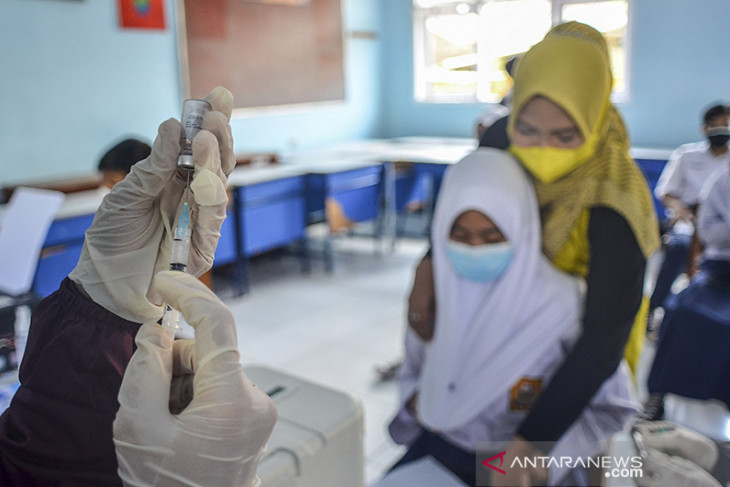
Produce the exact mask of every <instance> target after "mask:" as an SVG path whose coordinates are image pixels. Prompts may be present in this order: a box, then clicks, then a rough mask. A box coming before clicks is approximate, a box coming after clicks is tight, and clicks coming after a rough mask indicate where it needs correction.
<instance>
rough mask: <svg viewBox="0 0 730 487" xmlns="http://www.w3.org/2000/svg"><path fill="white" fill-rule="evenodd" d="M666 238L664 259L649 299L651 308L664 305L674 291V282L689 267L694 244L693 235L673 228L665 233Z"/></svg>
mask: <svg viewBox="0 0 730 487" xmlns="http://www.w3.org/2000/svg"><path fill="white" fill-rule="evenodd" d="M664 240H665V242H664V260H663V261H662V266H661V269H659V275H657V279H656V284H654V292H652V294H651V298H650V300H649V308H650V309H654V308H658V307H659V306H664V301H665V300H666V299H667V297H668V296H669V294H670V293H671V291H672V284H674V281H675V279H677V276H679V275H680V274H681V273H682V271H683V270H684V269H685V268H686V267H687V259H688V258H689V249H690V246H691V245H692V236H691V235H681V234H676V233H674V231H672V230H669V231H668V232H667V233H666V234H665V235H664Z"/></svg>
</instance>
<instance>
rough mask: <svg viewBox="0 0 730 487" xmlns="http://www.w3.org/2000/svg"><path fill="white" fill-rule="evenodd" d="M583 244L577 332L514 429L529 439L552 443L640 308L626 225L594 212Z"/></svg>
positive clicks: (638, 268)
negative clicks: (587, 257) (586, 246)
mask: <svg viewBox="0 0 730 487" xmlns="http://www.w3.org/2000/svg"><path fill="white" fill-rule="evenodd" d="M589 243H590V247H591V261H590V270H589V273H588V275H587V276H586V287H587V291H586V303H585V312H584V315H583V323H582V325H583V329H582V333H581V336H580V338H579V339H578V341H577V342H576V344H575V346H574V347H573V348H572V350H571V351H570V352H569V353H568V355H567V356H566V358H565V360H564V361H563V363H562V364H561V366H560V367H559V369H558V371H557V372H556V373H555V375H554V376H553V378H552V379H551V381H550V383H549V384H548V386H547V387H546V389H545V390H544V391H543V393H542V394H541V396H540V398H539V399H538V401H537V402H536V404H535V406H534V408H533V409H532V411H531V412H530V414H529V415H528V417H527V418H526V419H525V421H524V422H523V423H522V425H521V426H520V428H519V434H520V435H522V436H523V437H525V438H526V439H528V440H530V441H557V440H558V439H559V438H560V437H561V436H562V435H563V434H564V433H565V431H567V429H568V428H569V427H570V425H571V424H573V422H574V421H575V420H576V419H577V418H578V416H580V414H581V412H582V411H583V409H584V408H585V407H586V406H587V405H588V403H589V402H590V400H591V399H592V397H593V396H594V394H595V393H596V391H598V389H599V388H600V387H601V385H602V384H603V382H604V381H605V380H606V379H607V378H609V377H610V376H611V375H612V374H613V372H614V371H615V370H616V367H617V366H618V364H619V363H620V362H621V359H622V358H623V352H624V348H625V346H626V342H627V341H628V338H629V336H630V334H631V329H632V326H633V323H634V317H635V315H636V312H637V311H638V309H639V307H640V305H641V300H642V296H643V283H644V270H645V267H646V259H645V258H644V256H643V254H642V253H641V250H640V249H639V247H638V244H637V243H636V239H635V237H634V236H633V232H632V230H631V228H629V226H628V224H627V223H626V221H625V220H623V218H622V217H621V216H619V215H618V214H616V213H615V212H613V211H612V210H608V209H598V211H597V210H596V209H594V210H593V211H592V212H591V224H590V228H589Z"/></svg>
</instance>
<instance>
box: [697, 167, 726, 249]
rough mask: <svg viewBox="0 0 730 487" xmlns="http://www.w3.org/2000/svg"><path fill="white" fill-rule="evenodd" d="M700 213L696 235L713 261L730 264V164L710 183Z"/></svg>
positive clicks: (705, 191)
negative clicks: (728, 262)
mask: <svg viewBox="0 0 730 487" xmlns="http://www.w3.org/2000/svg"><path fill="white" fill-rule="evenodd" d="M701 199H702V203H701V204H700V209H699V211H698V213H697V234H698V236H699V238H700V241H701V242H702V244H703V245H704V250H703V252H702V255H703V256H704V258H706V259H710V260H726V261H727V260H730V163H728V164H725V166H724V168H723V169H721V170H720V171H717V172H716V173H715V174H714V175H713V177H712V178H711V179H710V180H709V181H708V182H707V185H706V187H705V189H704V190H703V195H702V197H701Z"/></svg>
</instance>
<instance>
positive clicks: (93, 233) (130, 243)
mask: <svg viewBox="0 0 730 487" xmlns="http://www.w3.org/2000/svg"><path fill="white" fill-rule="evenodd" d="M205 99H206V100H207V101H208V102H210V104H211V105H212V107H213V111H211V112H209V113H207V114H206V115H205V118H204V119H203V130H201V131H200V132H199V133H198V135H197V136H196V137H195V139H194V140H193V162H194V164H195V171H194V174H193V175H191V176H192V182H191V185H190V188H191V192H192V198H190V199H191V225H193V227H192V228H193V230H192V237H191V242H190V256H189V258H188V272H189V273H190V274H193V275H195V276H199V275H201V274H203V273H204V272H205V271H207V270H208V269H210V267H211V266H212V264H213V258H214V254H215V249H216V246H217V245H218V238H219V237H220V228H221V225H222V224H223V221H224V220H225V217H226V205H227V203H228V196H227V195H226V184H227V182H228V174H230V172H231V171H232V170H233V167H234V166H235V156H234V154H233V137H232V135H231V128H230V126H229V124H228V119H229V118H230V115H231V110H232V107H233V95H231V93H230V92H229V91H228V90H226V89H225V88H221V87H218V88H215V89H213V90H212V91H211V92H210V93H209V94H208V96H206V98H205ZM181 130H182V126H181V125H180V122H178V121H177V120H175V119H169V120H167V121H165V122H163V123H162V124H161V125H160V127H159V131H158V135H157V139H155V142H154V144H153V146H152V153H151V154H150V156H149V157H148V158H147V159H145V160H143V161H140V162H138V163H137V164H135V165H134V166H132V170H131V172H130V173H129V174H128V175H127V177H126V178H125V179H124V180H123V181H122V182H120V183H118V184H116V185H115V186H114V187H113V188H112V190H111V192H110V193H109V194H108V195H107V196H106V197H105V198H104V201H103V202H102V204H101V206H100V207H99V209H98V210H97V212H96V216H95V217H94V223H93V224H92V226H91V228H89V230H87V232H86V238H85V241H84V248H83V250H82V252H81V257H80V258H79V262H78V264H77V265H76V268H75V269H74V270H73V271H72V272H71V274H70V275H69V277H70V278H71V279H72V280H73V281H74V282H76V283H77V284H79V285H80V286H81V287H82V289H83V291H84V292H86V294H88V295H89V297H90V298H91V299H92V300H94V301H95V302H96V303H98V304H100V305H101V306H103V307H104V308H106V309H107V310H109V311H111V312H112V313H114V314H116V315H118V316H121V317H122V318H125V319H127V320H130V321H134V322H137V323H142V322H144V321H147V320H151V319H155V320H156V319H159V318H160V317H161V316H162V312H163V307H162V299H161V298H160V297H159V296H157V295H155V293H154V292H150V293H148V290H149V288H150V283H151V282H152V277H153V276H154V274H155V273H156V272H157V271H160V270H166V269H168V268H169V265H170V251H171V245H172V229H173V226H174V222H175V215H176V213H177V211H178V208H179V207H180V206H181V205H182V199H183V193H184V189H185V184H186V176H187V174H186V173H185V172H184V171H183V170H178V169H177V157H178V152H179V150H180V132H181Z"/></svg>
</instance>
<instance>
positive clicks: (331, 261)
mask: <svg viewBox="0 0 730 487" xmlns="http://www.w3.org/2000/svg"><path fill="white" fill-rule="evenodd" d="M333 240H334V235H333V234H332V227H330V224H329V222H327V236H326V237H325V238H324V270H325V271H327V272H333V271H334V270H335V257H334V248H333V245H332V242H333Z"/></svg>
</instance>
